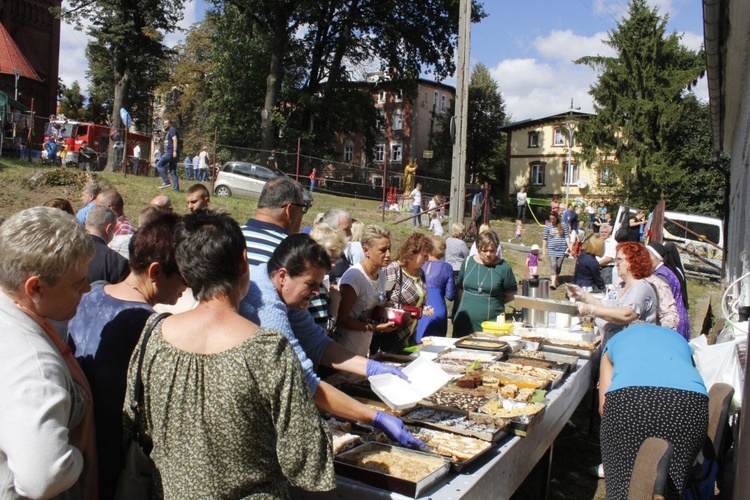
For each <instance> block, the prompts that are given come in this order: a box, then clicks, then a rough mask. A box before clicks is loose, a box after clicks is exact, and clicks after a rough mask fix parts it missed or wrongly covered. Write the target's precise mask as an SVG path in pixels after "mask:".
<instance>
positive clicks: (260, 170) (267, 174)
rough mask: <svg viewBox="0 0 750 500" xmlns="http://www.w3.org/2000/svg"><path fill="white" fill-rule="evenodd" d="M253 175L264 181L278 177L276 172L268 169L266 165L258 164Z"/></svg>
mask: <svg viewBox="0 0 750 500" xmlns="http://www.w3.org/2000/svg"><path fill="white" fill-rule="evenodd" d="M253 177H255V178H257V179H260V180H263V181H270V180H271V179H273V178H275V177H276V174H274V173H273V172H272V171H271V170H269V169H267V168H266V167H258V166H256V167H255V172H254V175H253Z"/></svg>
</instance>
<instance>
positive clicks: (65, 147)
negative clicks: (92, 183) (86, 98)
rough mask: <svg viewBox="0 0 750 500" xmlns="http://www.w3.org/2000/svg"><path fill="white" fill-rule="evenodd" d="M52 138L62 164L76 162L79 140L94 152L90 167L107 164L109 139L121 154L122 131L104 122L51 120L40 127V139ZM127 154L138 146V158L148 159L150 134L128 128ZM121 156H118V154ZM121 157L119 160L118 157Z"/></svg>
mask: <svg viewBox="0 0 750 500" xmlns="http://www.w3.org/2000/svg"><path fill="white" fill-rule="evenodd" d="M49 138H52V139H53V140H54V141H55V142H56V143H57V151H58V156H59V157H60V159H61V160H62V163H64V164H74V163H75V164H77V163H78V150H80V149H81V144H83V141H86V142H87V143H88V147H89V148H91V149H93V150H94V152H95V153H96V160H95V161H94V162H92V165H91V168H92V169H93V170H104V167H106V165H107V155H108V150H109V143H110V141H113V142H114V146H115V150H116V151H119V152H120V154H121V151H122V147H123V142H124V139H125V131H124V130H118V129H112V128H110V127H108V126H106V125H97V124H96V123H83V122H77V121H75V120H66V119H62V120H52V121H50V122H49V123H48V124H47V128H46V129H45V131H44V142H47V140H48V139H49ZM127 141H128V143H127V147H126V151H127V153H126V154H127V155H128V158H132V157H133V148H134V147H135V145H136V144H140V146H141V162H144V161H145V162H148V161H149V159H150V158H151V136H148V135H143V134H136V133H134V132H128V134H127ZM120 159H122V156H120ZM120 161H121V160H120Z"/></svg>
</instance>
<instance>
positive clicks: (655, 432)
mask: <svg viewBox="0 0 750 500" xmlns="http://www.w3.org/2000/svg"><path fill="white" fill-rule="evenodd" d="M644 346H648V348H647V349H644V348H643V347H644ZM599 395H600V398H599V401H600V402H599V412H600V413H601V414H602V425H601V431H600V441H601V448H602V459H603V462H604V477H605V481H606V486H607V498H628V487H629V484H630V476H631V474H632V472H633V465H634V463H635V457H636V455H637V454H638V449H639V448H640V446H641V444H642V443H643V441H645V440H646V439H647V438H649V437H657V438H660V439H665V440H667V441H669V442H670V443H671V444H672V446H673V448H674V455H673V456H672V459H671V460H670V462H669V477H668V480H667V491H666V495H665V497H666V498H672V499H679V498H681V494H682V490H683V488H684V486H685V482H686V479H687V476H688V471H689V470H690V466H691V465H692V464H693V462H694V460H695V457H696V456H697V454H698V452H699V451H700V449H701V447H702V446H703V442H704V440H705V437H706V432H707V430H708V394H707V393H706V387H705V386H704V384H703V379H702V378H701V376H700V374H699V373H698V371H697V370H696V369H695V367H694V366H693V362H692V353H691V351H690V346H689V345H688V343H687V342H685V340H684V339H683V338H682V337H681V336H680V334H678V333H677V332H675V331H674V330H670V329H668V328H664V327H660V326H654V325H634V326H631V327H629V328H627V329H625V330H623V331H622V332H620V333H618V334H617V335H616V336H615V337H614V338H612V339H611V340H610V341H609V342H608V343H607V345H606V346H605V347H604V353H603V354H602V361H601V369H600V371H599Z"/></svg>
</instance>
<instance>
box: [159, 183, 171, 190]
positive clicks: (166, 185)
mask: <svg viewBox="0 0 750 500" xmlns="http://www.w3.org/2000/svg"><path fill="white" fill-rule="evenodd" d="M171 185H172V184H170V183H168V182H165V183H164V184H162V185H161V186H159V189H167V188H168V187H169V186H171Z"/></svg>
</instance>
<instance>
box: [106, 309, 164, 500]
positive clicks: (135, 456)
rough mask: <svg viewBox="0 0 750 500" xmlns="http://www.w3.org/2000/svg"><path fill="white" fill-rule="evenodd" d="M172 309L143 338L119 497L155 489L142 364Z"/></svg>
mask: <svg viewBox="0 0 750 500" xmlns="http://www.w3.org/2000/svg"><path fill="white" fill-rule="evenodd" d="M167 316H170V313H162V314H159V315H158V316H157V317H156V318H155V319H154V321H152V322H151V324H150V325H149V326H148V327H147V328H146V331H145V333H144V334H143V340H142V341H141V352H140V354H139V355H138V368H137V369H136V372H135V388H134V391H133V392H134V397H133V401H132V402H131V403H130V408H131V409H132V410H133V414H134V418H133V422H134V424H135V425H134V428H135V435H134V436H133V439H132V440H131V441H130V445H129V446H128V452H127V455H126V456H125V467H124V468H123V470H122V473H121V474H120V479H119V480H118V481H117V489H116V490H115V500H141V499H147V498H151V490H152V488H153V485H154V481H153V475H154V469H155V468H156V466H155V465H154V461H153V460H151V457H149V456H148V454H149V453H150V451H151V450H148V451H146V450H144V446H142V445H141V431H142V429H141V410H142V409H143V380H142V379H141V368H142V366H143V357H144V354H145V352H146V344H147V343H148V339H149V337H151V332H152V331H153V330H154V327H155V326H156V325H157V324H158V323H159V322H160V321H161V320H163V319H164V318H166V317H167Z"/></svg>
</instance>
